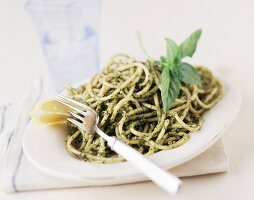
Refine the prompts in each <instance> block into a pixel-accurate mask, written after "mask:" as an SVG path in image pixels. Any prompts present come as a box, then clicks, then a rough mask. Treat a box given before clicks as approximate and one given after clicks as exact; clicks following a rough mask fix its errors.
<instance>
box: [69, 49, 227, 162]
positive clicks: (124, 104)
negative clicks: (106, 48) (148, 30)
mask: <svg viewBox="0 0 254 200" xmlns="http://www.w3.org/2000/svg"><path fill="white" fill-rule="evenodd" d="M196 70H197V72H198V74H199V76H200V78H201V84H200V85H187V84H184V83H181V87H180V94H179V96H178V98H177V99H176V101H175V102H174V103H173V106H172V107H171V109H170V110H169V111H164V110H163V106H162V100H161V95H160V78H161V69H160V67H159V66H156V65H155V64H152V63H150V62H149V61H147V62H140V61H138V60H136V59H135V58H132V57H129V56H127V55H122V54H121V55H120V54H119V55H116V56H114V57H113V58H112V59H111V60H110V62H109V64H108V65H107V66H106V67H105V68H104V69H103V71H101V72H100V73H98V74H97V75H96V76H94V77H93V78H92V79H91V80H90V81H89V82H88V83H87V84H84V85H81V86H79V87H77V88H73V87H70V86H67V87H66V89H67V94H68V96H70V97H72V98H73V99H75V100H77V101H79V102H82V103H84V104H86V105H88V106H90V107H91V108H93V109H94V110H95V111H96V112H97V113H98V115H99V116H100V121H99V124H98V126H99V128H100V129H101V130H102V131H104V132H105V133H106V134H108V135H110V136H116V137H117V138H119V139H120V140H121V141H123V142H125V143H127V144H128V145H130V146H132V147H133V148H135V149H136V150H138V151H139V152H140V153H142V154H145V155H147V156H149V155H152V154H154V153H156V152H158V151H161V150H169V149H172V148H176V147H178V146H180V145H182V144H184V143H185V142H186V141H187V140H188V139H189V133H190V132H195V131H198V130H199V129H200V128H201V125H202V122H203V120H202V115H203V113H204V112H205V111H206V110H208V109H210V108H211V107H213V106H214V105H215V104H216V103H217V102H218V100H219V99H220V98H221V97H222V96H223V86H222V84H221V82H220V81H219V80H218V79H217V78H216V77H214V76H213V74H212V73H211V72H210V71H209V70H208V69H207V68H205V67H196ZM68 125H69V126H68V127H69V131H68V136H67V149H68V150H69V151H70V152H71V154H73V155H74V156H75V157H77V158H79V159H82V160H87V161H91V162H92V161H95V162H101V163H112V162H120V161H123V160H124V159H123V158H122V157H120V156H118V155H117V154H116V153H115V152H114V151H112V150H111V149H110V148H109V147H108V146H107V144H106V141H105V140H104V139H103V138H101V137H100V136H99V135H98V134H96V133H93V132H85V131H83V130H80V129H79V128H77V127H75V126H74V125H73V124H68Z"/></svg>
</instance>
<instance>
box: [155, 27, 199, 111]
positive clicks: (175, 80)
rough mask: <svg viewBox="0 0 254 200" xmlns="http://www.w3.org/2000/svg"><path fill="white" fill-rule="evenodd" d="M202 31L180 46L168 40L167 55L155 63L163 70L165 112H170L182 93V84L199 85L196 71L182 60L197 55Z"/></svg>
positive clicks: (192, 35)
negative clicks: (196, 51)
mask: <svg viewBox="0 0 254 200" xmlns="http://www.w3.org/2000/svg"><path fill="white" fill-rule="evenodd" d="M200 35H201V30H200V29H199V30H197V31H195V32H194V33H192V34H191V35H190V36H189V37H188V38H187V39H186V40H185V41H184V42H183V43H181V44H180V45H179V46H177V44H176V43H175V42H174V41H173V40H171V39H168V38H166V45H167V55H166V57H165V56H162V57H160V60H158V61H155V64H157V65H159V66H160V67H161V69H162V74H161V87H160V89H161V97H162V103H163V108H164V110H169V109H170V108H171V106H172V104H173V102H174V101H175V100H176V98H177V97H178V95H179V92H180V82H181V81H182V82H184V83H186V84H199V83H200V77H199V75H198V73H197V71H196V69H195V68H194V67H193V66H192V65H190V64H188V63H185V62H182V59H183V58H185V57H192V56H193V54H194V53H195V50H196V47H197V43H198V40H199V38H200Z"/></svg>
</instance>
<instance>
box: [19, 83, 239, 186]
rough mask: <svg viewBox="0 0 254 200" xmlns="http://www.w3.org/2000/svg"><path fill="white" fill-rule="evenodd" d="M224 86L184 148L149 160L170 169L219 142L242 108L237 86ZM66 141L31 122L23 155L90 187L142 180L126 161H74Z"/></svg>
mask: <svg viewBox="0 0 254 200" xmlns="http://www.w3.org/2000/svg"><path fill="white" fill-rule="evenodd" d="M223 83H224V86H225V95H224V97H223V99H222V100H220V101H219V102H218V104H216V106H215V107H213V108H212V109H211V110H209V111H208V112H207V113H206V114H205V115H204V120H205V121H204V124H203V127H202V128H201V130H200V131H198V132H195V133H191V134H190V139H189V141H188V142H186V143H185V144H184V145H182V146H180V147H178V148H175V149H172V150H167V151H160V152H158V153H156V154H154V155H152V156H150V158H151V160H153V161H154V162H155V163H157V164H158V165H159V166H161V167H163V168H165V169H170V168H172V167H175V166H177V165H180V164H182V163H184V162H186V161H189V160H191V159H192V158H194V157H196V156H197V155H199V154H201V153H202V152H204V151H205V150H206V149H208V148H209V147H211V146H212V145H213V144H214V143H215V142H216V141H217V140H218V139H219V137H220V136H221V135H222V133H223V132H224V131H225V129H226V128H227V127H228V126H229V125H230V124H231V123H232V122H233V120H234V118H235V117H236V115H237V113H238V111H239V108H240V105H241V94H240V92H239V90H238V89H237V87H235V86H234V84H233V83H231V82H230V81H228V80H223ZM65 139H66V134H65V133H64V130H62V129H61V128H59V127H49V126H43V125H40V124H38V123H36V122H34V121H31V123H30V124H29V125H28V127H27V129H26V131H25V134H24V137H23V148H24V152H25V154H26V156H27V158H28V159H29V160H30V161H31V162H32V163H33V164H34V165H35V166H36V167H37V168H39V169H41V170H43V171H44V172H46V173H48V174H51V175H53V176H57V177H59V178H64V179H68V180H79V181H80V180H83V181H87V180H92V181H91V185H100V184H102V185H106V184H112V182H117V183H123V182H133V181H134V179H136V180H137V177H139V178H138V179H139V180H142V179H144V177H143V175H142V173H140V172H139V171H138V170H136V169H135V168H134V167H133V166H132V165H131V164H130V163H128V162H123V163H115V164H96V163H89V162H83V161H80V160H77V159H75V158H73V157H72V156H71V155H70V154H69V153H68V151H67V149H66V147H65ZM127 177H128V178H127Z"/></svg>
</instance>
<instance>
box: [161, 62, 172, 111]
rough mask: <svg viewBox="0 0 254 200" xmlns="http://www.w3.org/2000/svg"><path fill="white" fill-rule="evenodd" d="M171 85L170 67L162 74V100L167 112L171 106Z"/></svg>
mask: <svg viewBox="0 0 254 200" xmlns="http://www.w3.org/2000/svg"><path fill="white" fill-rule="evenodd" d="M169 84H170V69H169V68H168V67H165V68H164V69H163V71H162V73H161V98H162V103H163V108H164V109H165V110H168V109H169V106H170V98H169Z"/></svg>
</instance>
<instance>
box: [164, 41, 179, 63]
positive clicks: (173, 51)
mask: <svg viewBox="0 0 254 200" xmlns="http://www.w3.org/2000/svg"><path fill="white" fill-rule="evenodd" d="M165 40H166V45H167V62H168V64H169V65H170V66H171V67H173V66H174V63H175V59H176V57H177V55H178V47H177V45H176V43H175V42H174V41H173V40H171V39H169V38H166V39H165Z"/></svg>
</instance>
